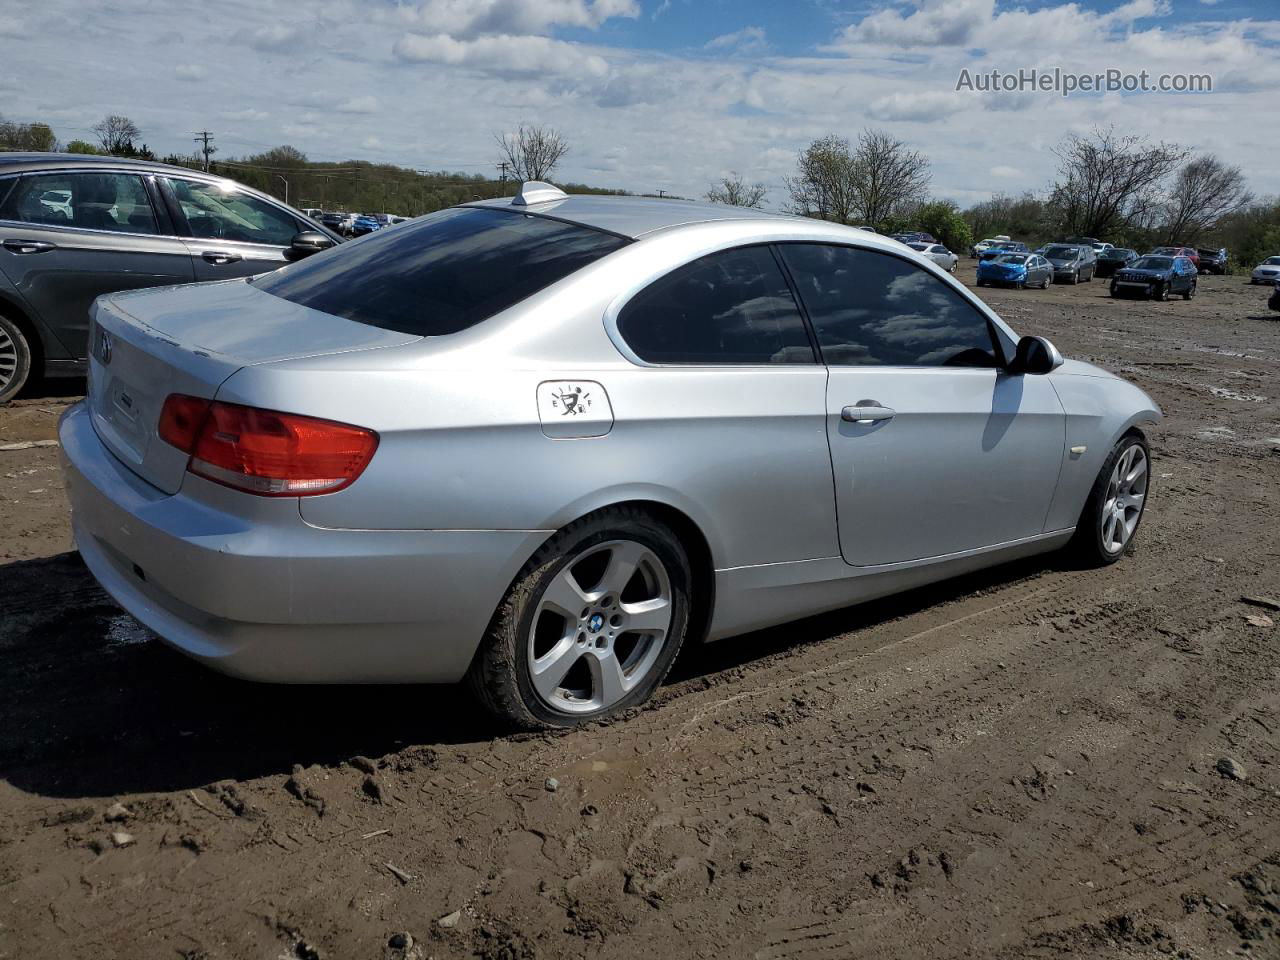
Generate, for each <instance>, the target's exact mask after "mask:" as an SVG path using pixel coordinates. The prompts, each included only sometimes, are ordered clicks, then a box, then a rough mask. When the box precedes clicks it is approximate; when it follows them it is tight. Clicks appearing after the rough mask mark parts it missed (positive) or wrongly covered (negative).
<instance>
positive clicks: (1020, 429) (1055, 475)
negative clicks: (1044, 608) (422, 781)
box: [60, 183, 1160, 728]
mask: <svg viewBox="0 0 1280 960" xmlns="http://www.w3.org/2000/svg"><path fill="white" fill-rule="evenodd" d="M90 344H91V348H92V351H91V352H92V357H91V361H90V373H89V391H88V394H89V395H88V397H87V399H86V400H85V401H83V402H82V403H80V404H77V405H76V406H75V407H73V408H72V409H71V410H69V411H68V412H67V413H66V415H65V416H64V417H63V419H62V422H61V424H60V435H61V441H62V450H63V452H64V460H65V466H66V474H67V481H68V489H69V492H70V497H71V502H72V507H73V524H74V530H75V537H76V542H77V544H78V546H79V549H80V552H81V554H82V555H83V557H84V560H85V562H86V563H87V564H88V566H89V568H90V570H91V571H92V572H93V573H94V575H95V576H96V577H97V578H98V580H99V581H100V582H101V584H102V585H103V587H104V588H105V589H106V590H107V591H108V592H109V593H110V594H111V595H112V596H113V597H114V598H115V599H116V600H117V601H119V603H120V604H121V605H122V606H123V607H124V608H125V609H126V610H128V611H129V612H130V613H132V614H133V615H134V616H135V617H137V618H138V619H139V620H140V621H142V622H143V623H144V624H146V625H147V626H148V627H150V628H151V629H152V630H154V631H155V632H156V633H157V634H158V635H159V636H160V637H162V638H163V639H164V640H165V641H166V642H167V643H169V644H171V645H172V646H174V647H176V648H178V649H179V650H181V651H183V652H184V653H186V654H189V655H190V656H192V657H195V658H196V659H198V660H200V661H203V662H204V663H206V664H208V665H210V666H212V667H215V668H216V669H219V670H222V671H225V672H227V673H230V674H234V675H236V676H241V677H247V678H252V679H256V680H267V681H278V682H291V683H318V682H351V683H384V682H415V683H416V682H453V681H459V680H462V679H464V678H465V679H467V680H469V681H470V683H471V684H472V685H473V686H474V688H475V690H476V692H477V693H478V695H479V698H480V700H481V701H482V702H483V703H484V704H485V705H487V706H488V707H489V708H490V709H492V710H494V711H496V712H497V713H499V714H500V715H502V716H503V717H506V718H508V719H509V720H511V721H513V722H514V723H516V724H518V725H520V726H524V727H531V728H535V727H556V726H566V725H570V724H573V723H576V722H579V721H582V720H586V719H590V718H596V717H600V716H602V715H605V714H608V713H611V712H615V711H618V710H620V709H624V708H627V707H630V706H633V705H635V704H637V703H639V702H641V701H643V700H644V699H645V698H646V697H648V696H649V695H650V694H651V693H652V692H653V690H654V688H655V687H656V686H657V685H658V684H659V683H660V682H661V681H662V679H663V677H664V676H665V675H666V673H667V671H668V670H669V669H670V667H671V665H672V662H673V661H674V660H675V658H676V654H677V653H678V651H679V650H680V647H681V645H682V644H683V643H684V642H686V641H704V640H721V639H724V638H727V637H732V636H735V635H739V634H742V633H745V632H747V631H750V630H755V629H758V628H762V627H766V626H769V625H772V624H778V623H781V622H784V621H787V620H791V619H793V618H797V617H802V616H805V615H808V614H814V613H818V612H821V611H826V610H831V609H835V608H838V607H844V606H847V605H850V604H854V603H858V602H860V601H863V600H867V599H869V598H872V597H879V596H883V595H885V594H889V593H893V592H895V591H900V590H905V589H907V588H910V587H914V586H918V585H920V584H924V583H929V582H932V581H936V580H941V579H943V578H946V577H951V576H955V575H956V574H959V573H963V572H966V571H971V570H974V569H976V568H979V567H985V566H989V565H992V564H996V563H1000V562H1003V561H1007V560H1010V559H1013V558H1016V557H1024V556H1027V555H1030V554H1036V553H1044V552H1047V551H1051V550H1057V549H1059V548H1064V547H1065V548H1068V549H1070V550H1072V551H1074V553H1075V554H1076V555H1077V557H1078V558H1081V559H1084V560H1086V561H1088V562H1092V563H1096V564H1108V563H1111V562H1114V561H1115V560H1117V559H1118V558H1120V556H1121V555H1122V554H1124V553H1125V551H1126V548H1128V547H1129V546H1130V544H1131V543H1132V541H1133V537H1134V534H1135V533H1136V531H1137V528H1138V524H1139V522H1140V521H1141V519H1142V514H1143V509H1144V507H1145V505H1146V497H1147V489H1148V480H1149V476H1150V470H1149V466H1148V464H1149V452H1148V448H1147V442H1146V440H1145V438H1144V436H1143V434H1142V432H1141V427H1142V425H1144V424H1148V423H1153V422H1156V421H1158V420H1159V419H1160V412H1159V410H1158V409H1157V408H1156V406H1155V404H1154V403H1153V402H1152V401H1151V400H1150V399H1149V398H1148V397H1147V396H1146V395H1145V394H1144V393H1143V392H1142V391H1141V390H1139V389H1138V388H1137V387H1134V386H1132V385H1131V384H1129V383H1126V382H1125V381H1123V380H1121V379H1119V378H1117V377H1115V376H1112V375H1111V374H1109V373H1106V372H1105V371H1103V370H1100V369H1098V368H1096V367H1093V366H1090V365H1088V364H1085V363H1081V362H1077V361H1072V360H1064V359H1063V358H1062V357H1061V355H1060V354H1059V353H1058V351H1057V350H1056V349H1054V347H1053V346H1052V345H1051V344H1050V343H1049V342H1048V341H1047V340H1045V339H1043V338H1040V337H1035V336H1024V337H1021V338H1019V336H1018V335H1017V334H1015V333H1014V331H1013V330H1011V329H1010V327H1009V326H1008V325H1007V324H1006V323H1005V322H1004V321H1003V320H1001V319H1000V317H998V316H997V315H996V314H995V313H993V312H992V310H991V309H990V308H989V307H987V306H986V305H985V304H984V303H983V302H982V301H981V300H978V299H976V298H975V297H973V296H972V295H970V293H969V292H968V291H967V290H966V289H965V288H964V287H962V286H961V285H960V284H958V283H957V282H956V281H955V280H954V279H952V278H951V277H950V276H948V275H947V274H946V273H944V272H943V271H942V270H940V269H938V268H937V267H936V266H935V265H933V264H932V263H928V262H926V261H925V260H923V259H922V258H920V257H919V256H917V255H916V254H914V253H913V252H912V251H911V250H909V249H908V248H906V247H904V246H902V245H900V244H897V243H895V242H894V241H891V240H888V239H885V238H882V237H879V236H876V235H874V234H871V233H868V232H867V231H864V230H855V229H851V228H848V227H843V226H838V225H835V224H831V223H825V222H822V221H818V220H809V219H801V218H792V217H783V216H773V215H768V214H764V213H760V212H758V211H755V210H742V209H737V208H733V207H723V206H713V205H705V204H698V203H687V202H682V201H675V200H660V199H642V198H629V197H598V196H566V195H564V194H563V193H561V192H560V191H559V190H557V189H556V188H554V187H550V186H548V185H546V184H537V183H528V184H525V185H524V186H523V187H522V188H521V189H520V192H519V194H518V195H517V196H516V197H515V198H514V199H511V198H505V199H500V200H491V201H484V202H479V203H472V204H465V205H463V206H460V207H455V208H453V209H450V210H445V211H442V212H440V213H437V214H433V215H431V216H428V217H423V218H420V219H418V220H415V221H413V222H411V223H408V224H405V225H402V226H400V227H398V228H397V229H395V230H387V231H380V232H378V233H375V234H372V235H370V236H368V237H366V238H364V239H361V240H357V241H355V242H353V243H350V244H346V245H344V246H342V247H340V248H336V249H333V250H330V251H326V252H323V253H319V254H316V255H315V256H313V257H311V258H309V259H307V260H305V261H301V262H298V263H296V264H293V265H290V266H286V267H284V268H283V269H281V270H279V271H277V272H275V273H272V274H269V275H264V276H259V277H256V278H250V279H239V280H229V281H225V282H219V283H212V284H197V285H191V286H183V287H172V288H165V289H161V290H151V291H144V292H131V293H116V294H111V295H108V296H104V297H102V298H100V299H98V301H97V302H96V304H95V305H94V308H93V315H92V328H91V340H90Z"/></svg>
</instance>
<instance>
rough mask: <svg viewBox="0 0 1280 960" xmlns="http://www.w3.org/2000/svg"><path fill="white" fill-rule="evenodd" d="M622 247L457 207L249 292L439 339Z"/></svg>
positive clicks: (578, 232) (577, 230)
mask: <svg viewBox="0 0 1280 960" xmlns="http://www.w3.org/2000/svg"><path fill="white" fill-rule="evenodd" d="M626 243H627V241H626V240H624V239H622V238H620V237H615V236H613V235H612V234H607V233H601V232H600V231H598V230H590V229H587V228H586V227H580V226H575V225H573V224H568V223H560V222H559V221H556V220H549V219H547V218H545V217H538V216H531V215H527V214H520V213H508V212H505V211H503V210H490V209H485V208H483V207H459V208H455V209H452V210H444V211H441V212H440V213H437V214H433V215H431V216H429V217H422V218H420V219H418V220H415V221H412V222H410V223H406V224H402V225H400V226H398V227H396V228H395V229H394V230H379V231H378V232H377V233H374V234H370V235H369V237H368V238H367V239H363V240H360V241H358V242H356V243H353V244H351V245H350V246H347V245H345V244H344V245H343V246H341V247H337V248H335V249H333V250H329V251H326V252H324V253H319V254H315V255H314V256H312V257H309V258H308V259H306V260H303V261H301V262H299V263H296V264H292V265H290V266H287V267H284V268H282V269H280V270H277V271H275V272H274V273H270V274H268V275H266V276H265V277H261V278H259V279H257V280H254V281H253V283H254V284H255V285H256V286H257V287H258V288H259V289H261V290H265V291H266V292H267V293H271V294H274V295H275V296H277V297H283V298H284V299H285V300H291V301H293V302H294V303H299V304H302V305H303V306H304V307H311V308H313V309H315V310H321V311H323V312H325V313H330V314H333V315H334V316H339V317H346V318H347V319H349V320H355V321H357V322H358V323H367V324H369V325H370V326H374V327H382V328H383V329H386V330H396V331H398V332H400V333H408V334H417V335H419V336H424V337H432V336H443V335H445V334H450V333H457V332H458V331H459V330H465V329H466V328H467V327H470V326H474V325H475V324H477V323H479V322H480V321H482V320H486V319H488V318H489V317H491V316H493V315H494V314H496V313H499V312H501V311H503V310H505V309H507V308H508V307H510V306H513V305H514V304H516V303H519V302H520V301H521V300H523V299H525V298H526V297H529V296H532V295H533V294H535V293H537V292H538V291H539V290H542V289H543V288H545V287H548V286H550V285H551V284H553V283H555V282H556V281H557V280H561V279H563V278H564V277H567V276H568V275H569V274H571V273H573V272H574V271H576V270H580V269H582V268H583V267H585V266H587V265H588V264H590V263H594V262H595V261H596V260H599V259H600V258H601V257H603V256H606V255H607V254H610V253H612V252H613V251H615V250H617V249H618V248H619V247H622V246H625V245H626Z"/></svg>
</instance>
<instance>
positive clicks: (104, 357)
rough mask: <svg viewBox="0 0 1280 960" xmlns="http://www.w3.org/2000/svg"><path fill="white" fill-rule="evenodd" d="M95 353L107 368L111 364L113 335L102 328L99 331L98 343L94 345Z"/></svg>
mask: <svg viewBox="0 0 1280 960" xmlns="http://www.w3.org/2000/svg"><path fill="white" fill-rule="evenodd" d="M94 347H95V349H94V351H93V352H94V353H95V354H96V355H97V357H98V360H99V362H101V363H102V364H103V366H106V365H107V364H108V363H110V362H111V334H109V333H107V331H105V330H103V329H102V328H99V329H98V337H97V343H95V344H94Z"/></svg>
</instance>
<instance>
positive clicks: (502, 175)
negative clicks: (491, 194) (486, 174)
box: [498, 160, 507, 197]
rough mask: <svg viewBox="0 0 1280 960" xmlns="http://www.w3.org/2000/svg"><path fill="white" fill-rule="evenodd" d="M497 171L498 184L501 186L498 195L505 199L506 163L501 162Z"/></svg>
mask: <svg viewBox="0 0 1280 960" xmlns="http://www.w3.org/2000/svg"><path fill="white" fill-rule="evenodd" d="M498 170H499V171H500V172H499V174H498V183H500V184H501V186H500V187H498V195H499V196H502V197H505V196H506V195H507V161H505V160H503V161H502V162H501V163H499V164H498Z"/></svg>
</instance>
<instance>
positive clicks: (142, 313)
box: [88, 280, 421, 493]
mask: <svg viewBox="0 0 1280 960" xmlns="http://www.w3.org/2000/svg"><path fill="white" fill-rule="evenodd" d="M419 339H421V338H420V337H416V336H413V335H410V334H403V333H397V332H395V331H391V330H383V329H381V328H378V327H372V326H368V325H366V324H361V323H355V322H353V321H351V320H346V319H344V318H342V317H335V316H331V315H330V314H327V313H322V312H320V311H318V310H312V309H311V308H309V307H303V306H299V305H298V304H295V303H291V302H290V301H288V300H283V299H281V298H279V297H275V296H272V295H271V294H268V293H263V292H262V291H261V290H258V289H257V288H255V287H254V286H252V285H251V284H249V283H247V282H245V281H243V280H233V281H228V282H225V283H216V284H189V285H186V286H181V287H170V288H166V289H163V290H149V291H143V292H139V293H127V294H114V295H111V296H107V297H101V298H99V299H98V301H97V302H96V303H95V304H94V307H93V310H92V325H91V328H90V334H89V352H90V356H89V390H88V399H89V408H90V410H91V412H92V414H93V424H94V429H95V430H96V431H97V433H98V436H99V437H101V439H102V442H103V443H104V444H106V446H107V447H108V449H110V450H111V452H112V453H114V454H115V455H116V456H117V457H118V458H119V459H120V460H121V461H122V462H124V463H125V464H126V465H127V466H128V467H129V468H130V469H131V470H133V471H134V472H135V473H137V474H138V475H139V476H140V477H142V478H143V479H144V480H146V481H147V482H149V483H151V484H152V485H154V486H156V487H158V488H159V489H161V490H163V491H165V492H166V493H176V492H177V491H178V488H179V487H180V486H181V485H182V478H183V474H184V473H185V471H186V466H187V454H185V453H183V452H182V451H181V450H179V449H177V448H176V447H173V446H170V445H169V444H168V443H166V442H165V441H163V440H161V439H160V437H159V435H158V433H157V429H158V427H159V420H160V411H161V409H162V408H163V406H164V401H165V398H166V397H167V396H168V395H169V394H171V393H185V394H188V395H190V396H195V397H204V398H206V399H212V398H213V397H214V396H215V395H216V394H217V391H218V387H219V386H221V384H222V383H223V382H224V381H225V380H226V379H227V378H228V377H229V376H231V374H233V373H235V372H236V371H237V370H239V369H240V368H242V367H245V366H250V365H254V364H260V363H271V362H273V361H277V360H288V359H295V358H300V357H311V356H319V355H323V354H330V353H345V352H348V351H353V350H370V349H377V348H381V347H394V346H402V345H405V344H408V343H413V342H415V341H416V340H419ZM296 412H305V411H296Z"/></svg>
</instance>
